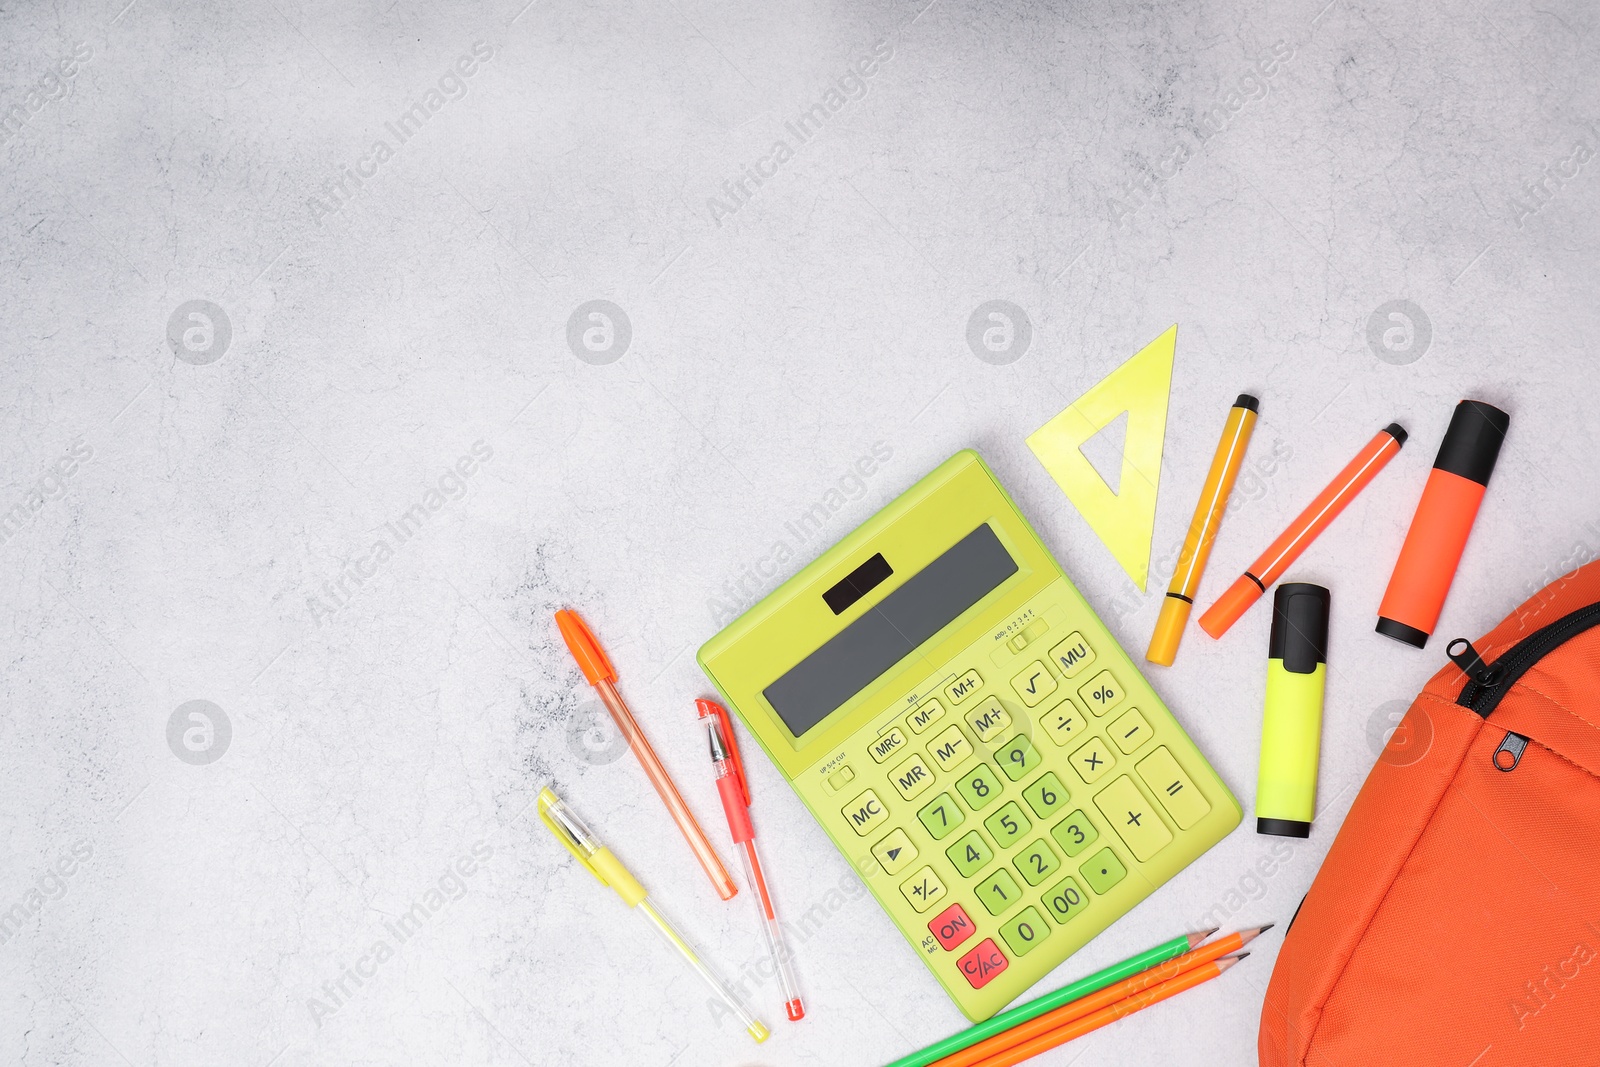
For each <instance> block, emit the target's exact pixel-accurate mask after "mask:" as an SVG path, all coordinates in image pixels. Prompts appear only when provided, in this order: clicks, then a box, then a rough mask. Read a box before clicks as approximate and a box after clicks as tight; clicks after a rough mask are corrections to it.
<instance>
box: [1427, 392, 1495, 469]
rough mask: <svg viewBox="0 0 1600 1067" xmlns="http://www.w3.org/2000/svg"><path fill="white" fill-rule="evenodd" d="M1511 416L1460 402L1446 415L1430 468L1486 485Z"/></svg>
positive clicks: (1477, 402) (1478, 402) (1472, 402)
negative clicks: (1446, 421)
mask: <svg viewBox="0 0 1600 1067" xmlns="http://www.w3.org/2000/svg"><path fill="white" fill-rule="evenodd" d="M1510 426H1511V416H1510V415H1507V414H1506V413H1505V412H1504V411H1501V410H1500V409H1499V408H1497V407H1495V406H1494V405H1492V404H1485V403H1484V402H1483V401H1481V400H1463V401H1462V402H1461V403H1459V404H1457V405H1456V410H1455V412H1454V414H1452V415H1451V416H1450V428H1449V429H1448V430H1446V431H1445V432H1444V441H1443V443H1441V444H1440V445H1439V455H1438V456H1437V458H1435V459H1434V461H1433V465H1434V466H1435V467H1436V468H1438V469H1439V470H1442V471H1449V472H1450V473H1451V474H1457V475H1460V476H1461V477H1463V478H1466V479H1468V480H1469V481H1474V482H1477V483H1478V484H1479V485H1488V484H1489V475H1490V474H1491V473H1492V472H1493V471H1494V465H1495V461H1496V460H1498V459H1499V458H1500V446H1501V444H1503V443H1504V442H1505V439H1506V430H1507V429H1509V428H1510Z"/></svg>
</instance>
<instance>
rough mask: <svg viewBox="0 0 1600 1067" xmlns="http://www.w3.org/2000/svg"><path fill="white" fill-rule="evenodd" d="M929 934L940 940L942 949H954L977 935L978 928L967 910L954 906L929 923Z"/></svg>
mask: <svg viewBox="0 0 1600 1067" xmlns="http://www.w3.org/2000/svg"><path fill="white" fill-rule="evenodd" d="M928 932H929V933H931V934H933V936H934V937H937V938H938V939H939V945H940V947H942V948H946V949H952V948H955V947H956V946H957V945H959V944H961V942H963V941H965V940H966V939H967V938H969V937H971V936H972V935H973V934H975V933H977V932H978V928H977V927H976V926H974V925H973V924H972V917H971V916H970V915H968V914H967V909H966V908H963V907H962V906H961V905H960V904H952V905H950V906H949V907H948V908H946V909H944V910H943V911H941V912H940V913H939V914H937V915H935V916H934V917H933V919H932V920H931V921H929V923H928Z"/></svg>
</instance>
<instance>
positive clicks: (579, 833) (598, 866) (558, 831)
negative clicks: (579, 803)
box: [539, 786, 646, 908]
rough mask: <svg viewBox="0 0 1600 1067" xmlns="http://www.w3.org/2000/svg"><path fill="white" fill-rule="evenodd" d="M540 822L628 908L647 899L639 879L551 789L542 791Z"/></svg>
mask: <svg viewBox="0 0 1600 1067" xmlns="http://www.w3.org/2000/svg"><path fill="white" fill-rule="evenodd" d="M539 821H540V822H542V823H544V825H545V829H547V830H549V831H550V832H551V833H552V834H554V835H555V838H556V840H557V841H560V842H561V844H562V845H563V846H565V848H566V850H567V851H568V852H570V853H572V858H573V859H575V860H577V861H578V862H579V863H580V864H582V865H583V868H584V870H586V871H588V872H589V873H590V874H592V875H594V876H595V878H596V879H597V880H598V881H599V882H600V884H601V885H603V886H609V887H610V888H611V889H613V890H615V891H616V894H617V895H618V896H619V897H621V898H622V900H623V903H625V904H627V905H628V907H630V908H631V907H633V906H634V905H636V904H638V903H639V901H641V900H643V899H644V898H645V896H646V893H645V889H644V886H642V885H640V884H639V880H638V879H637V878H635V877H634V876H633V874H632V873H631V872H630V871H629V870H628V869H627V868H626V867H624V866H623V865H622V862H621V861H620V860H618V859H617V857H615V856H613V855H612V854H611V850H610V849H609V848H606V847H605V846H604V845H602V844H600V843H599V842H598V841H596V840H595V838H594V834H592V833H590V832H589V828H588V827H587V826H585V825H584V823H583V820H582V819H580V818H578V815H577V813H576V812H574V811H573V810H572V809H571V808H569V807H567V805H566V804H565V802H563V801H562V799H561V798H560V797H558V796H556V794H555V792H554V791H553V790H552V789H551V788H550V787H549V786H546V787H545V788H543V789H541V790H540V791H539Z"/></svg>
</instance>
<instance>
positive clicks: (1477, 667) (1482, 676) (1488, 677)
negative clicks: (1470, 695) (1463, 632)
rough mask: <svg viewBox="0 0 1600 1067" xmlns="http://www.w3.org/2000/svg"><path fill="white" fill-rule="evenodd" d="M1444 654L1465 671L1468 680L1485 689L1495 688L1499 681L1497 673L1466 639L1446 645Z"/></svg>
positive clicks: (1460, 638) (1457, 639)
mask: <svg viewBox="0 0 1600 1067" xmlns="http://www.w3.org/2000/svg"><path fill="white" fill-rule="evenodd" d="M1444 654H1445V655H1447V656H1449V657H1450V661H1451V662H1452V663H1454V664H1455V665H1456V666H1457V667H1460V668H1461V669H1462V670H1463V671H1465V672H1466V675H1467V677H1468V678H1471V679H1472V680H1473V681H1474V682H1477V683H1478V684H1479V685H1481V686H1483V687H1484V688H1485V689H1488V688H1491V687H1493V686H1494V685H1495V684H1496V683H1497V682H1498V681H1499V679H1498V678H1497V677H1496V674H1495V671H1494V670H1493V669H1492V668H1491V667H1490V666H1489V665H1488V664H1487V663H1485V662H1483V657H1482V656H1480V655H1479V654H1478V650H1477V649H1475V648H1473V647H1472V642H1471V641H1468V640H1467V639H1466V638H1465V637H1458V638H1456V639H1455V640H1454V641H1451V642H1450V643H1449V644H1448V645H1446V646H1445V648H1444Z"/></svg>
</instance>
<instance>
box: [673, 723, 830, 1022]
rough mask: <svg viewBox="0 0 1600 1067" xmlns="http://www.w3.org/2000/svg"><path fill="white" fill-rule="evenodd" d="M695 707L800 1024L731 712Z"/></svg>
mask: <svg viewBox="0 0 1600 1067" xmlns="http://www.w3.org/2000/svg"><path fill="white" fill-rule="evenodd" d="M694 703H695V711H696V712H697V713H698V714H699V716H700V721H701V722H703V723H705V724H706V734H707V735H708V737H709V738H710V741H711V765H712V766H713V767H715V768H716V772H717V792H718V793H719V794H720V795H721V796H722V810H723V812H724V813H725V814H726V815H727V816H728V830H729V832H730V833H732V834H733V840H734V843H735V844H737V845H740V846H742V847H743V849H744V873H745V878H746V879H747V880H748V881H749V883H750V888H751V889H752V890H754V891H755V894H756V898H757V899H756V904H757V905H758V906H759V907H760V908H761V920H762V923H763V926H762V933H764V934H765V935H766V942H767V952H768V953H770V954H771V956H772V965H773V967H774V968H775V969H776V970H777V972H778V987H779V988H780V989H782V990H783V1010H784V1011H785V1012H786V1013H787V1014H788V1016H789V1019H790V1020H791V1021H793V1022H799V1021H800V1020H801V1019H803V1018H805V1014H806V1009H805V1006H804V1005H803V1004H801V1003H800V986H799V984H798V983H796V982H795V980H794V967H793V966H792V965H791V964H790V954H789V944H788V942H787V941H786V940H784V936H783V927H782V926H781V925H780V924H779V923H778V912H777V909H776V908H774V907H773V906H772V893H771V891H770V890H768V889H767V876H766V875H765V874H764V873H763V872H762V869H761V854H760V853H759V852H757V851H756V828H755V826H754V824H752V823H751V822H750V783H749V782H748V781H747V780H746V779H745V776H744V760H742V759H740V758H739V742H738V740H737V739H735V738H734V736H733V722H732V720H730V719H729V718H728V712H727V709H725V708H724V707H723V706H722V705H721V704H718V703H716V702H715V701H711V700H696V701H695V702H694Z"/></svg>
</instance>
